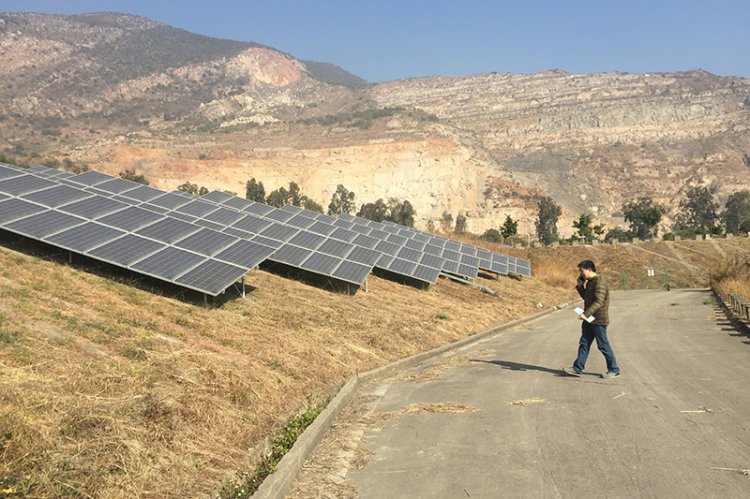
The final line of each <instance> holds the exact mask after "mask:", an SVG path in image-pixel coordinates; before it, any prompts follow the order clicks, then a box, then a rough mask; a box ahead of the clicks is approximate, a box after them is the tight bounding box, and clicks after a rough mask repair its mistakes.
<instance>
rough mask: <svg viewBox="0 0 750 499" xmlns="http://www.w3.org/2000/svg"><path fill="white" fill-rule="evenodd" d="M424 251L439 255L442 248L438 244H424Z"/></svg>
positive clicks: (441, 252)
mask: <svg viewBox="0 0 750 499" xmlns="http://www.w3.org/2000/svg"><path fill="white" fill-rule="evenodd" d="M424 252H425V253H427V254H429V255H435V256H440V255H442V254H443V248H441V247H440V246H433V245H432V244H426V245H425V247H424Z"/></svg>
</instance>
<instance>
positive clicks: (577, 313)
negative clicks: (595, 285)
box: [575, 307, 594, 324]
mask: <svg viewBox="0 0 750 499" xmlns="http://www.w3.org/2000/svg"><path fill="white" fill-rule="evenodd" d="M575 313H576V315H581V314H582V313H583V309H582V308H581V307H576V308H575ZM586 322H588V323H589V324H590V323H592V322H594V316H593V315H589V316H588V317H586Z"/></svg>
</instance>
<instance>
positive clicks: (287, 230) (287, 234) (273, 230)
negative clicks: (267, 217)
mask: <svg viewBox="0 0 750 499" xmlns="http://www.w3.org/2000/svg"><path fill="white" fill-rule="evenodd" d="M235 225H236V224H235ZM298 232H299V229H295V228H294V227H288V226H286V225H282V224H280V223H275V224H273V225H271V226H269V227H267V228H265V229H264V230H262V231H261V232H260V235H262V236H265V237H268V238H270V239H276V240H277V241H284V242H286V241H289V240H290V239H291V238H292V237H294V235H295V234H297V233H298Z"/></svg>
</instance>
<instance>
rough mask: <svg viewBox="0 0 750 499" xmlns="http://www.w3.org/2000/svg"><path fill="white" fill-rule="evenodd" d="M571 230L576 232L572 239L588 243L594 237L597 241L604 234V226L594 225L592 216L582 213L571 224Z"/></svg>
mask: <svg viewBox="0 0 750 499" xmlns="http://www.w3.org/2000/svg"><path fill="white" fill-rule="evenodd" d="M573 228H574V229H576V230H577V232H576V234H575V235H574V236H573V237H576V236H578V237H579V238H581V239H583V240H584V241H588V242H591V241H592V240H593V239H594V235H596V239H597V240H598V239H599V238H600V237H601V236H602V234H604V225H601V224H599V225H594V215H591V214H588V213H582V214H581V216H580V217H578V220H576V221H574V222H573Z"/></svg>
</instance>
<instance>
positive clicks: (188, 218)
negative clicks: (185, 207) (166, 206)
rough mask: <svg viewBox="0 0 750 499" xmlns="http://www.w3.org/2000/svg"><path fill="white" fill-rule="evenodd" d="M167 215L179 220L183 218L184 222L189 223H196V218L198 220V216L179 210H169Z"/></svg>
mask: <svg viewBox="0 0 750 499" xmlns="http://www.w3.org/2000/svg"><path fill="white" fill-rule="evenodd" d="M166 215H168V216H170V217H172V218H176V219H177V220H182V221H183V222H187V223H191V224H192V223H195V222H196V220H198V217H194V216H193V215H188V214H187V213H180V212H179V211H168V212H167V213H166Z"/></svg>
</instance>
